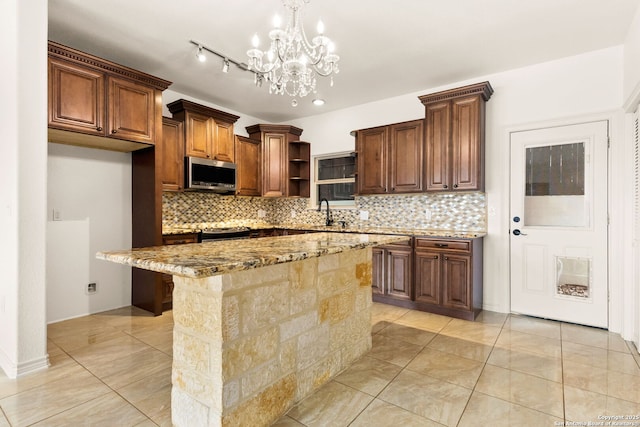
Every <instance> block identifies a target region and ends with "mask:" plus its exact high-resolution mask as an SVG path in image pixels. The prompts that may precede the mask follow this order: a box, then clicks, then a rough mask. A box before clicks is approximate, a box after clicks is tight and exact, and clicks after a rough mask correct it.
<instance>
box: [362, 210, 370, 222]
mask: <svg viewBox="0 0 640 427" xmlns="http://www.w3.org/2000/svg"><path fill="white" fill-rule="evenodd" d="M360 219H361V220H362V221H369V211H360Z"/></svg>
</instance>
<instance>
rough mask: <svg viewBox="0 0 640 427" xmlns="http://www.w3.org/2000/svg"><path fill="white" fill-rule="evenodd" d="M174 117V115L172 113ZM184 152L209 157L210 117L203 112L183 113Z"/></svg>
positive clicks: (193, 155) (188, 154)
mask: <svg viewBox="0 0 640 427" xmlns="http://www.w3.org/2000/svg"><path fill="white" fill-rule="evenodd" d="M174 117H175V115H174ZM184 123H185V154H186V155H187V156H192V157H202V158H205V159H206V158H210V157H211V139H212V129H211V128H212V126H211V118H210V117H207V116H205V115H203V114H198V113H192V112H190V111H187V112H186V113H185V120H184Z"/></svg>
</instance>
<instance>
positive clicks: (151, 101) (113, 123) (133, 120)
mask: <svg viewBox="0 0 640 427" xmlns="http://www.w3.org/2000/svg"><path fill="white" fill-rule="evenodd" d="M107 81H108V85H109V94H108V97H107V103H108V104H107V116H108V123H109V126H108V128H107V135H108V136H111V137H114V138H118V139H125V140H127V141H136V142H145V143H148V144H154V143H155V134H154V129H155V125H156V121H155V117H156V114H155V89H153V88H151V87H148V86H143V85H141V84H138V83H134V82H132V81H129V80H125V79H120V78H116V77H109V78H108V80H107Z"/></svg>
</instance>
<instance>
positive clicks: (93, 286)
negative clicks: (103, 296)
mask: <svg viewBox="0 0 640 427" xmlns="http://www.w3.org/2000/svg"><path fill="white" fill-rule="evenodd" d="M86 292H87V294H95V293H96V292H98V284H97V283H95V282H93V283H89V284H88V285H87V291H86Z"/></svg>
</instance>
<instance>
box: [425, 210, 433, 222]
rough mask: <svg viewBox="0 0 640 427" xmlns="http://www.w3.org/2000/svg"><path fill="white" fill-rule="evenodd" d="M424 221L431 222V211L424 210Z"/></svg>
mask: <svg viewBox="0 0 640 427" xmlns="http://www.w3.org/2000/svg"><path fill="white" fill-rule="evenodd" d="M424 219H425V220H427V221H431V209H425V210H424Z"/></svg>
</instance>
